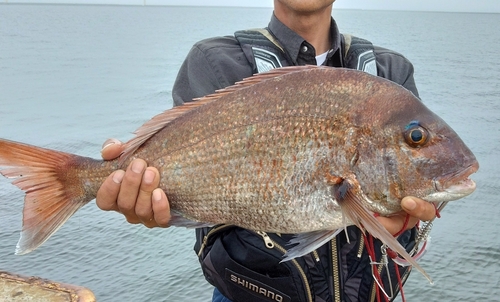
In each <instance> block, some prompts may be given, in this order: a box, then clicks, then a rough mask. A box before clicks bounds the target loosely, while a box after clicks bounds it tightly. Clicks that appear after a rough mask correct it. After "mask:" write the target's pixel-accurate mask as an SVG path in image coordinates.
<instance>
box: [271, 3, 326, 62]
mask: <svg viewBox="0 0 500 302" xmlns="http://www.w3.org/2000/svg"><path fill="white" fill-rule="evenodd" d="M332 6H333V5H332V4H330V5H329V6H327V7H324V8H319V9H317V10H313V11H296V10H293V9H291V8H290V7H287V6H286V5H283V4H281V3H280V2H279V1H275V5H274V14H275V16H276V18H278V20H280V21H281V22H282V23H283V24H284V25H286V26H287V27H288V28H290V29H291V30H293V31H294V32H296V33H297V34H299V35H300V36H301V37H302V38H304V40H306V41H307V42H309V43H310V44H311V45H312V46H314V49H315V50H316V55H318V54H322V53H324V52H326V51H328V50H329V49H330V46H331V41H330V25H331V24H330V23H331V18H332V17H331V16H332Z"/></svg>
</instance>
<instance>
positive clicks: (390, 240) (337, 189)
mask: <svg viewBox="0 0 500 302" xmlns="http://www.w3.org/2000/svg"><path fill="white" fill-rule="evenodd" d="M334 194H335V199H336V200H337V202H338V203H339V205H340V207H341V208H342V212H343V213H344V215H346V216H347V218H349V220H351V221H352V222H353V223H354V224H355V225H356V226H358V228H360V229H361V230H363V231H365V230H366V231H367V232H368V233H370V234H371V235H373V236H375V237H377V238H378V239H380V241H382V242H383V243H384V244H386V245H387V246H388V247H389V248H390V249H392V250H393V251H395V252H397V253H398V254H399V255H400V256H401V257H403V258H404V259H405V260H407V261H408V262H409V263H410V264H411V265H412V266H413V267H415V268H416V269H417V270H418V271H420V272H421V273H422V275H424V276H425V277H426V278H427V279H428V280H429V282H430V283H432V279H431V277H430V276H429V275H428V274H427V273H426V272H425V271H424V269H423V268H422V267H421V266H420V265H418V263H417V262H416V261H415V260H414V259H413V258H412V257H411V256H410V255H409V254H408V252H406V250H405V249H404V248H403V246H401V244H400V243H399V242H398V241H397V240H396V238H394V236H392V235H391V234H390V233H389V232H388V231H387V230H386V229H385V227H384V226H383V225H382V224H381V223H380V222H379V221H378V220H377V219H376V218H375V217H374V216H373V214H372V213H371V212H370V211H368V210H367V209H366V208H365V206H364V202H363V199H368V198H367V197H366V196H365V195H364V194H363V192H362V191H361V187H360V185H359V183H358V182H357V181H356V180H355V179H344V180H343V181H342V182H341V183H339V184H338V185H336V186H334Z"/></svg>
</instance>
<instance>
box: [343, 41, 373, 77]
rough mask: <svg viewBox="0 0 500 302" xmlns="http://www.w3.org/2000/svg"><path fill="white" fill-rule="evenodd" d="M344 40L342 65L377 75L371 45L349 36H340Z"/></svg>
mask: <svg viewBox="0 0 500 302" xmlns="http://www.w3.org/2000/svg"><path fill="white" fill-rule="evenodd" d="M342 37H343V40H344V53H343V55H344V64H345V67H347V68H351V69H357V70H362V71H364V72H367V73H369V74H372V75H377V62H376V58H375V52H374V50H373V44H372V43H371V42H370V41H368V40H365V39H361V38H358V37H355V36H352V35H349V34H342Z"/></svg>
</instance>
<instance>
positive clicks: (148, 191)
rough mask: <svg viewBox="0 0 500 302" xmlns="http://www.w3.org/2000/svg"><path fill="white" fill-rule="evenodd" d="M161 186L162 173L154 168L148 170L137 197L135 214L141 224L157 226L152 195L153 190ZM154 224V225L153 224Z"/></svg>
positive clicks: (143, 177)
mask: <svg viewBox="0 0 500 302" xmlns="http://www.w3.org/2000/svg"><path fill="white" fill-rule="evenodd" d="M159 184H160V173H159V172H158V170H157V169H156V168H154V167H148V168H146V171H145V172H144V175H143V176H142V182H141V187H140V189H139V194H138V195H137V202H136V204H135V214H136V215H137V217H138V218H139V220H141V222H142V223H143V224H144V225H145V226H147V227H154V226H157V225H156V223H154V222H153V218H154V217H153V205H152V194H153V190H154V189H156V188H157V187H158V185H159ZM152 222H153V223H152Z"/></svg>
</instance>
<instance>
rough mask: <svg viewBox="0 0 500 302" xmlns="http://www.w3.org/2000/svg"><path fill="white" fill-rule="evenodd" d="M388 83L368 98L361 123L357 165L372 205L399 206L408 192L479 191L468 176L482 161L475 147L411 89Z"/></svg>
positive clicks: (379, 208)
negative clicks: (470, 146)
mask: <svg viewBox="0 0 500 302" xmlns="http://www.w3.org/2000/svg"><path fill="white" fill-rule="evenodd" d="M388 85H389V88H388V90H385V89H382V91H384V93H382V94H381V95H380V96H374V97H373V98H372V100H371V101H368V102H366V103H367V104H366V106H370V109H369V108H365V109H364V110H368V111H369V112H371V114H369V117H368V120H369V121H366V120H365V121H363V125H369V126H361V127H360V128H364V130H360V132H362V133H363V134H362V135H361V137H360V138H358V141H359V142H360V143H359V144H358V148H357V154H356V160H355V161H353V167H352V168H353V171H355V172H354V173H355V175H356V177H357V178H358V181H359V182H360V184H361V187H362V188H363V192H364V193H365V194H366V196H367V197H368V198H369V199H370V200H372V201H373V204H372V205H371V208H372V210H374V211H376V212H378V213H381V214H390V213H392V212H396V211H399V210H400V209H401V208H400V202H401V199H402V198H403V197H405V196H415V197H419V198H422V199H424V200H426V201H428V202H435V203H438V202H443V201H451V200H457V199H460V198H462V197H465V196H467V195H469V194H471V193H472V192H474V190H475V188H476V184H475V182H474V181H473V180H471V179H470V178H469V176H470V175H471V174H473V173H475V172H476V171H477V170H478V168H479V164H478V161H477V159H476V157H475V156H474V154H473V153H472V152H471V150H470V149H469V148H468V147H467V146H466V144H465V143H464V142H463V141H462V139H461V138H460V137H459V136H458V134H457V133H456V132H455V131H454V130H453V129H452V128H451V127H450V126H449V125H448V124H447V123H446V122H445V121H444V120H443V119H441V118H440V117H439V116H438V115H436V114H435V113H433V112H432V111H431V110H430V109H428V108H427V107H426V106H425V105H424V104H423V103H422V102H421V101H420V100H419V99H418V98H417V97H415V96H414V95H413V94H412V93H411V92H409V91H407V90H406V89H404V88H403V87H401V86H397V85H392V84H388ZM391 86H392V87H391ZM393 90H394V91H393ZM388 98H389V100H388ZM370 103H371V104H370ZM364 119H366V117H364ZM358 124H359V125H361V124H360V123H358Z"/></svg>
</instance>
